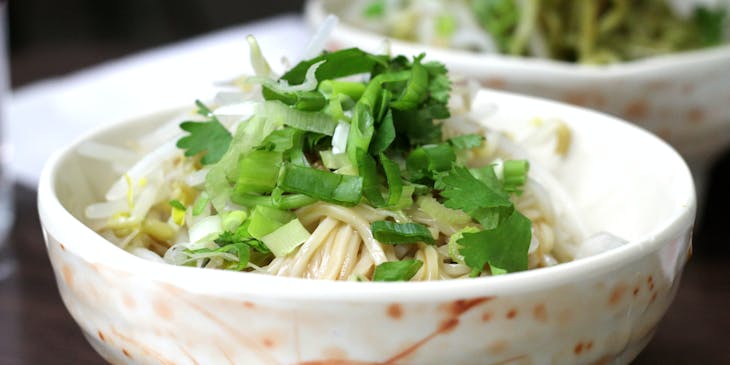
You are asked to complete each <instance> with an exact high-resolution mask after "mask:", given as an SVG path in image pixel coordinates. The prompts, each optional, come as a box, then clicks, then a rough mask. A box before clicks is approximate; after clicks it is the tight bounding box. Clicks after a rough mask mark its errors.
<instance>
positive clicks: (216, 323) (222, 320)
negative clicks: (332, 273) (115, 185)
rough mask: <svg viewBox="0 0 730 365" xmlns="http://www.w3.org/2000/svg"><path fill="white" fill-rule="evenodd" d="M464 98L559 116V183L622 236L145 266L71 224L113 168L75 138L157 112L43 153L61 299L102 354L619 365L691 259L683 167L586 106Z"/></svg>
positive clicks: (185, 360)
mask: <svg viewBox="0 0 730 365" xmlns="http://www.w3.org/2000/svg"><path fill="white" fill-rule="evenodd" d="M475 105H476V106H477V107H485V108H486V109H490V110H491V112H490V113H488V115H485V118H484V122H485V123H486V124H487V125H492V126H494V127H495V128H503V129H510V128H517V129H519V128H522V127H524V126H526V125H528V124H529V120H531V119H532V118H533V117H535V116H553V117H559V118H561V119H562V120H564V121H565V122H566V123H567V124H568V125H569V126H570V127H571V128H572V129H573V135H574V142H573V145H572V147H571V150H570V152H569V153H568V155H567V156H566V158H565V160H564V162H563V164H564V165H565V166H564V169H563V168H559V169H558V170H557V172H556V173H557V174H558V175H557V176H558V179H559V180H561V182H562V183H563V184H564V185H565V187H566V189H567V191H568V192H569V194H570V195H571V196H573V197H574V199H575V201H576V207H577V208H578V209H579V210H580V211H581V214H582V215H583V216H584V217H583V218H584V219H585V222H586V225H587V227H588V228H589V229H590V230H591V231H600V230H605V231H610V232H614V233H616V234H618V235H620V236H623V237H625V238H627V240H628V241H629V242H630V243H628V244H627V245H625V246H622V247H619V248H616V249H614V250H611V251H609V252H606V253H603V254H600V255H597V256H592V257H588V258H585V259H582V260H577V261H574V262H570V263H565V264H561V265H558V266H555V267H551V268H546V269H539V270H533V271H527V272H521V273H515V274H509V275H504V276H499V277H491V278H479V279H469V280H454V281H449V282H419V283H357V282H331V281H313V280H302V279H292V278H281V277H272V276H265V275H259V274H250V273H238V272H230V271H219V270H203V269H195V268H187V267H175V266H169V265H164V264H157V263H152V262H148V261H144V260H142V259H139V258H137V257H135V256H132V255H130V254H128V253H126V252H124V251H123V250H121V249H119V248H117V247H116V246H114V245H113V244H111V243H109V242H107V241H105V240H104V239H103V238H102V237H100V236H99V235H97V234H96V233H95V232H94V231H92V230H91V229H90V228H88V227H86V226H85V225H84V224H83V223H82V218H81V217H82V212H83V209H84V207H85V206H86V205H87V204H88V203H90V202H92V201H96V200H98V199H99V198H100V197H101V196H102V195H103V192H104V191H105V190H106V188H107V187H108V186H109V184H110V182H111V181H112V179H113V176H112V172H110V171H109V169H107V168H106V167H105V166H103V165H102V164H99V163H97V162H94V161H92V160H89V159H86V158H84V157H82V156H80V155H78V154H77V153H76V147H77V146H78V144H79V143H81V142H82V141H84V140H96V141H104V142H107V143H116V144H120V145H121V144H124V143H125V142H128V141H129V140H130V139H133V138H135V137H136V136H139V135H141V134H143V133H145V132H146V131H149V130H151V129H152V128H154V126H156V125H159V124H160V123H161V122H163V121H165V120H167V118H168V117H170V116H171V115H172V114H170V113H161V114H159V115H155V116H150V117H145V118H139V119H136V120H133V121H126V122H123V123H119V124H115V125H112V126H105V127H103V128H102V129H100V130H98V131H95V132H93V133H91V134H89V135H88V136H86V137H84V138H82V139H81V140H79V141H77V142H76V143H74V144H73V145H71V146H69V147H68V148H66V149H64V150H62V151H59V152H58V153H56V154H55V155H54V156H53V157H52V158H51V159H50V160H49V161H48V163H47V165H46V167H45V169H44V171H43V174H42V178H41V182H40V185H39V192H38V194H39V203H38V204H39V211H40V217H41V221H42V224H43V229H44V234H45V238H46V245H47V249H48V254H49V257H50V259H51V263H52V265H53V269H54V272H55V275H56V278H57V282H58V287H59V290H60V292H61V296H62V298H63V301H64V303H65V305H66V307H67V308H68V310H69V312H70V313H71V315H72V316H73V318H74V319H75V320H76V321H77V322H78V324H79V326H80V327H81V329H82V331H83V333H84V334H85V335H86V337H87V338H88V340H89V342H90V343H91V344H92V346H93V347H94V348H95V349H96V350H97V351H98V352H99V353H100V354H101V355H102V356H103V357H104V358H105V359H107V360H109V361H110V362H112V363H114V364H247V365H257V364H266V365H305V364H309V365H315V364H319V365H325V364H329V365H355V364H357V365H362V364H391V365H396V364H400V365H406V364H418V365H426V364H468V365H473V364H513V365H514V364H533V365H540V364H561V365H567V364H626V363H628V362H630V361H631V359H633V358H634V357H635V356H636V355H637V354H638V353H639V351H641V349H642V348H643V347H644V346H645V345H646V343H647V342H648V341H649V340H650V339H651V336H652V333H653V331H654V329H655V327H656V326H657V323H658V322H659V321H660V319H661V318H662V316H663V315H664V313H665V311H666V309H667V307H668V306H669V304H670V302H671V301H672V299H673V297H674V294H675V291H676V289H677V287H678V282H679V277H680V275H681V271H682V268H683V266H684V264H685V262H686V260H687V258H688V256H689V250H690V247H691V246H690V237H691V231H692V224H693V221H694V215H695V209H696V208H695V196H694V187H693V183H692V178H691V175H690V173H689V170H688V168H687V167H686V165H685V163H684V161H683V160H682V159H681V157H680V156H679V155H678V154H677V153H676V152H675V151H674V150H672V149H671V147H669V146H668V145H666V144H665V143H664V142H662V141H661V140H659V139H658V138H656V137H654V136H653V135H651V134H649V133H647V132H645V131H643V130H641V129H639V128H636V127H634V126H632V125H630V124H627V123H624V122H621V121H619V120H616V119H614V118H612V117H609V116H606V115H603V114H599V113H596V112H591V111H587V110H583V109H580V108H576V107H572V106H567V105H563V104H559V103H555V102H551V101H544V100H539V99H533V98H530V97H522V96H515V95H510V94H505V93H501V92H493V91H483V92H481V93H480V95H479V98H478V100H477V101H476V103H475ZM585 122H590V123H585ZM617 144H618V145H619V146H620V148H618V146H617ZM611 146H614V147H613V148H612V147H611Z"/></svg>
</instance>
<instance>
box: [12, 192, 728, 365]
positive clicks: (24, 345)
mask: <svg viewBox="0 0 730 365" xmlns="http://www.w3.org/2000/svg"><path fill="white" fill-rule="evenodd" d="M719 183H720V186H719V187H717V188H715V189H711V191H710V195H711V196H712V195H713V194H714V195H715V196H718V197H719V198H717V199H713V200H712V201H711V202H710V203H709V204H708V205H707V209H706V211H705V212H706V217H707V218H708V219H706V221H707V224H704V225H703V226H704V228H702V229H701V230H700V231H698V232H696V235H695V256H694V257H693V258H692V260H691V261H690V263H689V264H688V266H687V267H686V270H685V274H684V277H683V279H682V280H683V281H682V284H681V287H680V289H679V293H678V295H677V298H676V300H675V301H674V304H673V305H672V306H671V308H670V309H669V312H668V313H667V315H666V317H665V319H664V320H663V322H662V323H661V325H660V326H659V328H658V331H657V333H656V335H655V337H654V339H653V340H652V341H651V343H650V344H649V345H648V347H647V348H646V349H645V350H644V352H643V353H642V354H641V355H640V356H639V357H638V358H637V359H636V361H635V362H634V364H636V365H659V364H661V365H665V364H667V365H671V364H708V365H714V364H730V265H728V264H729V263H730V261H729V260H728V250H727V249H726V248H725V242H724V241H723V237H721V236H720V234H722V232H723V231H726V229H725V228H726V226H727V225H728V221H727V219H728V218H730V217H728V215H727V212H724V215H723V209H721V208H723V207H727V206H728V202H729V201H730V198H728V196H730V194H729V193H726V192H724V190H725V188H726V187H727V186H730V185H728V184H726V183H725V181H724V180H721V181H719ZM15 199H16V202H15V206H16V210H15V213H16V223H15V226H14V228H13V231H12V234H11V236H10V238H9V239H10V248H11V251H12V252H13V254H14V256H15V259H16V264H17V267H16V269H15V271H14V273H13V274H12V275H11V276H10V277H8V278H6V279H4V280H3V281H0V364H2V365H5V364H7V365H11V364H33V365H36V364H38V365H42V364H55V365H62V364H74V365H78V364H103V363H104V361H103V360H102V359H101V358H100V357H99V356H98V355H96V353H95V352H94V351H93V350H92V349H91V347H90V346H89V345H88V344H87V343H86V341H85V340H84V338H83V337H82V335H81V331H80V330H79V328H78V327H77V326H76V324H75V323H74V321H73V320H72V319H71V317H70V315H69V314H68V312H67V311H66V309H65V308H64V306H63V303H62V302H61V299H60V297H59V295H58V289H57V288H56V282H55V280H54V278H53V274H52V271H51V268H50V264H49V262H48V257H47V255H46V253H45V246H44V244H43V237H42V234H41V228H40V225H39V222H38V212H37V209H36V193H35V191H33V190H32V189H29V188H26V187H20V186H16V188H15ZM726 209H727V208H725V210H726Z"/></svg>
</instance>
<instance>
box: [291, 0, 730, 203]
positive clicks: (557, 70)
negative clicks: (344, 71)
mask: <svg viewBox="0 0 730 365" xmlns="http://www.w3.org/2000/svg"><path fill="white" fill-rule="evenodd" d="M350 5H351V2H348V1H337V0H310V1H308V2H307V5H306V7H305V16H306V18H307V22H308V23H309V24H310V26H311V27H313V28H314V27H316V26H317V25H319V24H320V23H321V22H322V21H323V20H324V18H325V16H326V15H327V14H335V15H339V16H340V19H341V20H340V23H339V24H338V25H337V27H336V28H335V30H334V31H333V32H332V35H331V36H330V38H329V42H328V45H327V48H329V49H339V48H347V47H360V48H362V49H364V50H369V51H374V50H377V49H382V46H383V41H384V39H386V37H385V36H384V35H382V34H376V33H373V32H371V31H367V30H363V29H360V28H358V27H356V26H353V25H351V24H348V23H347V21H346V20H343V19H344V18H343V17H342V16H341V15H342V14H345V12H346V10H345V9H346V8H347V7H349V6H350ZM390 42H391V50H392V52H393V54H410V55H418V54H421V53H424V52H425V53H426V56H427V58H429V59H433V60H438V61H441V62H443V63H445V64H446V65H447V67H448V68H449V71H450V72H451V73H452V75H455V76H457V77H466V78H468V79H470V80H477V81H479V83H480V84H481V85H482V86H484V87H488V88H492V89H500V90H506V91H510V92H517V93H521V94H528V95H534V96H539V97H545V98H550V99H553V100H558V101H563V102H567V103H570V104H574V105H579V106H584V107H588V108H591V109H596V110H601V111H604V112H607V113H609V114H612V115H615V116H617V117H619V118H622V119H625V120H628V121H631V122H633V123H636V124H637V125H639V126H641V127H643V128H645V129H648V130H650V131H652V132H653V133H655V134H656V135H658V136H660V137H661V138H662V139H664V140H665V141H667V142H669V143H670V144H671V145H672V146H674V147H675V148H676V149H677V150H678V151H679V152H680V153H681V154H682V156H684V158H685V159H686V160H687V162H688V163H689V166H690V167H691V168H692V171H693V172H694V173H695V177H696V179H697V188H698V190H702V188H703V185H704V180H705V177H706V176H705V175H706V173H707V170H708V168H709V166H710V165H711V163H712V162H713V161H714V159H715V158H716V157H717V155H718V154H719V153H721V152H723V151H724V150H725V149H727V147H728V144H729V143H730V112H729V111H728V107H727V106H728V105H729V104H730V45H728V46H722V47H717V48H712V49H706V50H700V51H694V52H685V53H678V54H672V55H668V56H662V57H654V58H648V59H644V60H639V61H633V62H626V63H620V64H614V65H609V66H593V67H592V66H581V65H575V64H570V63H565V62H558V61H552V60H544V59H536V58H522V57H511V56H505V55H494V54H478V53H473V52H467V51H461V50H454V49H445V48H438V47H433V46H427V45H423V44H415V43H411V42H406V41H401V40H397V39H393V40H391V41H390Z"/></svg>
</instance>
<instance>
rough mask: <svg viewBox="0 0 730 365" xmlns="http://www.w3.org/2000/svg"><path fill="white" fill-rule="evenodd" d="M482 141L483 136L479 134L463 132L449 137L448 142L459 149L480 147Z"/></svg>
mask: <svg viewBox="0 0 730 365" xmlns="http://www.w3.org/2000/svg"><path fill="white" fill-rule="evenodd" d="M483 143H484V136H482V135H479V134H463V135H460V136H456V137H454V138H451V139H449V144H451V145H452V146H454V148H456V149H460V150H466V149H470V148H476V147H481V146H482V144H483Z"/></svg>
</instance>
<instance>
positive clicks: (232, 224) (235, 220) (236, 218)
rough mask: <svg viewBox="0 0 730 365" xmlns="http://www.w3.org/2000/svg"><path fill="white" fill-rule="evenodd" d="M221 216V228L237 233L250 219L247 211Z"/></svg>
mask: <svg viewBox="0 0 730 365" xmlns="http://www.w3.org/2000/svg"><path fill="white" fill-rule="evenodd" d="M221 215H222V216H223V219H222V220H221V226H222V227H223V229H224V230H226V231H235V230H236V229H238V227H240V226H241V224H242V223H243V221H245V220H246V218H248V213H247V212H246V211H245V210H234V211H231V212H227V213H225V214H223V213H221Z"/></svg>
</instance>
